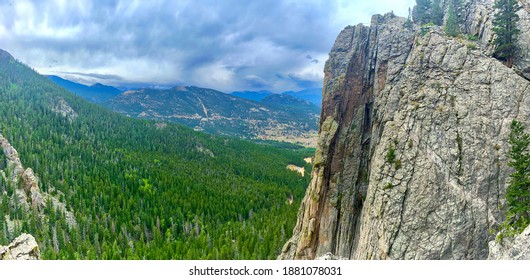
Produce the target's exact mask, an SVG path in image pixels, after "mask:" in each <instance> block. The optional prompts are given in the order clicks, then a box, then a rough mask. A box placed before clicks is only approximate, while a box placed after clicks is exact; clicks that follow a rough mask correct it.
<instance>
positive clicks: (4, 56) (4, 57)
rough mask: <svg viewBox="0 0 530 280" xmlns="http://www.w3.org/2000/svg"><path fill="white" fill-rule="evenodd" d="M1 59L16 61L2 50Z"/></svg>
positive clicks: (0, 52)
mask: <svg viewBox="0 0 530 280" xmlns="http://www.w3.org/2000/svg"><path fill="white" fill-rule="evenodd" d="M0 59H14V58H13V56H12V55H11V54H10V53H8V52H7V51H4V50H2V49H0Z"/></svg>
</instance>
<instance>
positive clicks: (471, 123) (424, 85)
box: [279, 1, 530, 259]
mask: <svg viewBox="0 0 530 280" xmlns="http://www.w3.org/2000/svg"><path fill="white" fill-rule="evenodd" d="M485 2H489V1H467V2H466V3H467V4H466V13H467V14H468V15H469V16H468V17H467V18H466V21H465V22H466V24H468V23H469V28H477V30H482V31H480V34H481V35H480V36H481V39H480V40H482V38H485V37H487V36H489V35H487V34H490V33H489V32H490V31H489V30H490V29H488V28H490V27H488V25H487V24H484V23H482V25H481V24H478V23H476V24H474V25H473V24H471V22H472V21H474V20H475V17H476V14H480V13H481V12H479V10H480V9H479V8H484V7H483V6H481V5H482V4H483V3H485ZM523 2H524V1H523ZM472 7H475V8H476V9H475V10H476V12H472V11H473V10H472ZM480 11H482V12H484V13H486V11H488V10H487V7H486V8H485V10H480ZM404 22H405V19H403V18H399V17H395V16H393V15H392V14H387V15H385V16H379V15H376V16H374V17H373V18H372V22H371V26H370V27H367V26H363V25H357V26H354V27H352V26H348V27H346V28H345V29H344V30H343V31H342V32H341V34H340V35H339V37H338V38H337V40H336V42H335V45H334V47H333V49H332V50H331V53H330V57H329V60H328V62H327V64H326V68H325V80H324V89H323V105H322V106H323V107H322V115H321V126H320V139H319V142H318V147H317V151H316V154H315V162H314V168H313V173H312V181H311V183H310V185H309V187H308V189H307V192H306V196H305V198H304V200H303V202H302V204H301V207H300V210H299V216H298V222H297V225H296V227H295V229H294V233H293V237H292V238H291V239H290V240H289V241H288V242H287V243H286V244H285V246H284V248H283V252H282V254H281V255H280V257H279V258H281V259H315V258H319V257H321V256H325V255H326V254H330V255H332V256H334V257H335V258H338V259H341V258H348V259H486V258H487V257H488V253H489V250H488V241H490V240H493V239H494V236H493V235H491V234H490V229H492V228H495V227H496V226H497V225H498V224H499V223H500V222H501V219H502V213H501V210H499V209H501V208H502V205H503V204H504V200H503V196H504V193H505V189H506V186H507V184H508V178H509V174H510V172H511V170H510V169H509V168H508V167H507V165H506V163H507V161H508V160H507V159H506V156H505V155H506V154H507V151H508V150H509V145H508V141H507V139H508V134H509V125H510V123H511V121H512V120H513V119H518V120H521V121H523V122H524V123H525V124H526V125H527V127H530V119H529V116H530V82H529V81H528V80H527V79H525V78H524V77H522V75H521V72H520V71H518V68H517V67H514V68H513V69H510V68H508V67H506V66H505V65H504V64H502V63H501V62H499V61H497V60H495V59H494V58H491V56H489V54H490V53H491V49H489V48H488V45H487V44H484V45H482V44H481V43H480V44H477V42H475V41H468V40H466V39H463V38H450V37H447V36H446V35H445V34H444V32H443V29H442V28H440V27H432V28H430V29H429V30H427V32H426V34H424V35H421V34H420V32H415V31H414V30H409V29H406V28H404V27H403V23H404ZM466 26H467V25H466ZM481 42H482V41H481ZM521 61H522V60H521ZM516 64H517V63H516Z"/></svg>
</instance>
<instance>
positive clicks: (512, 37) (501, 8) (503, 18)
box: [493, 0, 521, 67]
mask: <svg viewBox="0 0 530 280" xmlns="http://www.w3.org/2000/svg"><path fill="white" fill-rule="evenodd" d="M493 7H494V8H495V9H496V13H495V17H494V19H493V32H494V33H495V35H496V37H495V40H494V41H493V44H494V45H495V52H494V54H493V56H494V57H496V58H498V59H500V60H503V61H506V62H507V65H509V66H510V67H511V64H512V60H513V56H514V54H515V49H516V46H515V43H516V41H517V37H518V35H519V33H520V31H519V29H518V28H517V21H519V16H518V15H517V11H519V9H521V7H519V4H518V2H517V0H496V1H495V5H494V6H493Z"/></svg>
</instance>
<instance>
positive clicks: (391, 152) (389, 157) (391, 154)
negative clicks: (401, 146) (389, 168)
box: [385, 145, 396, 163]
mask: <svg viewBox="0 0 530 280" xmlns="http://www.w3.org/2000/svg"><path fill="white" fill-rule="evenodd" d="M385 158H386V162H387V163H394V160H396V149H395V148H394V146H393V145H390V147H389V148H388V151H387V152H386V157H385Z"/></svg>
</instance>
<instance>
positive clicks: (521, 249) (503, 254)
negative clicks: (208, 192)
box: [488, 226, 530, 260]
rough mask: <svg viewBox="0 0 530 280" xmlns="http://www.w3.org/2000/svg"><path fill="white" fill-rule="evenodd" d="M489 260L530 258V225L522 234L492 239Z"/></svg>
mask: <svg viewBox="0 0 530 280" xmlns="http://www.w3.org/2000/svg"><path fill="white" fill-rule="evenodd" d="M489 251H490V253H489V256H488V260H530V226H528V227H527V228H526V229H525V230H524V231H523V232H522V233H521V234H519V235H517V236H515V237H513V238H509V237H505V238H504V239H503V240H502V241H490V243H489Z"/></svg>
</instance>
